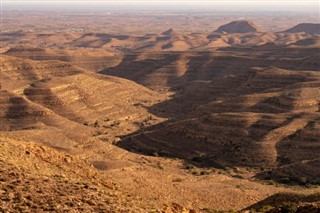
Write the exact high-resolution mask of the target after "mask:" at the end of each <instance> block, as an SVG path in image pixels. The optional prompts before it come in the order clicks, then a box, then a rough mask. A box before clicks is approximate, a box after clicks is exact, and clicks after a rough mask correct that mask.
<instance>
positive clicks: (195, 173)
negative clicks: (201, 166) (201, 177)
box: [191, 171, 199, 175]
mask: <svg viewBox="0 0 320 213" xmlns="http://www.w3.org/2000/svg"><path fill="white" fill-rule="evenodd" d="M191 174H193V175H198V174H199V173H198V172H197V171H192V173H191Z"/></svg>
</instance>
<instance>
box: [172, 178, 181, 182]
mask: <svg viewBox="0 0 320 213" xmlns="http://www.w3.org/2000/svg"><path fill="white" fill-rule="evenodd" d="M172 182H182V179H181V178H175V179H173V180H172Z"/></svg>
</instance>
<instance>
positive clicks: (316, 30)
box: [285, 23, 320, 34]
mask: <svg viewBox="0 0 320 213" xmlns="http://www.w3.org/2000/svg"><path fill="white" fill-rule="evenodd" d="M285 32H287V33H298V32H305V33H309V34H320V24H316V23H301V24H298V25H296V26H294V27H292V28H290V29H288V30H286V31H285Z"/></svg>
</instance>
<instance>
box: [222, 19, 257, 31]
mask: <svg viewBox="0 0 320 213" xmlns="http://www.w3.org/2000/svg"><path fill="white" fill-rule="evenodd" d="M259 31H260V30H259V28H258V27H257V26H256V25H255V24H254V23H252V22H251V21H247V20H241V21H232V22H230V23H228V24H225V25H222V26H220V27H219V28H218V29H217V30H216V32H225V33H251V32H259Z"/></svg>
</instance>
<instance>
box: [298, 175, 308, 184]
mask: <svg viewBox="0 0 320 213" xmlns="http://www.w3.org/2000/svg"><path fill="white" fill-rule="evenodd" d="M298 182H299V183H300V184H301V185H306V184H307V183H308V179H307V178H306V177H300V178H299V179H298Z"/></svg>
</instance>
